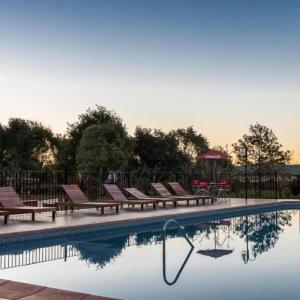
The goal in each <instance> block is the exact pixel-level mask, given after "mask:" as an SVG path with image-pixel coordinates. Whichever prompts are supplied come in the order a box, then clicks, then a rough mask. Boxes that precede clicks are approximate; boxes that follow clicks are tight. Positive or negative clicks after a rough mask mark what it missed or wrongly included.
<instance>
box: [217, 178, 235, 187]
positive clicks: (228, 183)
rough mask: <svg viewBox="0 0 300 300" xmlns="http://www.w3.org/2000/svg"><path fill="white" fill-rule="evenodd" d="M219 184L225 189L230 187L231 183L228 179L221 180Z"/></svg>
mask: <svg viewBox="0 0 300 300" xmlns="http://www.w3.org/2000/svg"><path fill="white" fill-rule="evenodd" d="M219 184H220V185H221V186H224V187H226V186H228V187H229V186H231V185H232V181H231V180H230V179H223V180H221V181H220V182H219Z"/></svg>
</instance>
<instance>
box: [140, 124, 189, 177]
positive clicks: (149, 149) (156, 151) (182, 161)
mask: <svg viewBox="0 0 300 300" xmlns="http://www.w3.org/2000/svg"><path fill="white" fill-rule="evenodd" d="M135 144H136V147H135V154H136V156H137V157H138V159H139V161H140V164H141V165H142V166H145V167H147V168H150V169H152V170H156V171H163V172H182V171H186V170H187V169H188V168H190V167H191V162H190V160H189V157H188V156H187V155H186V154H185V153H184V152H183V151H182V150H180V149H179V142H178V140H177V139H176V138H175V136H174V135H173V134H172V133H164V132H162V131H161V130H151V129H148V128H141V127H137V128H136V131H135Z"/></svg>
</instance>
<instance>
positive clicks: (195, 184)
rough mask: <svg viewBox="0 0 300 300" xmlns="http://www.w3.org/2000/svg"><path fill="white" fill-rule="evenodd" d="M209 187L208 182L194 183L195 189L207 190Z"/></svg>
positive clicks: (194, 181)
mask: <svg viewBox="0 0 300 300" xmlns="http://www.w3.org/2000/svg"><path fill="white" fill-rule="evenodd" d="M208 185H209V182H208V181H200V180H193V181H192V186H193V187H198V188H206V187H208Z"/></svg>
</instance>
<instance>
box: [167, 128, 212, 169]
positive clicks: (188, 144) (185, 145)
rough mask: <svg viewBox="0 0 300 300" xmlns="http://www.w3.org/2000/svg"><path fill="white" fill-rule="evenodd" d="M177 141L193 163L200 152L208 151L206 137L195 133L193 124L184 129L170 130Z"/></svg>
mask: <svg viewBox="0 0 300 300" xmlns="http://www.w3.org/2000/svg"><path fill="white" fill-rule="evenodd" d="M170 134H171V135H173V136H174V137H175V139H176V140H177V142H178V147H179V149H180V150H181V151H182V152H183V153H185V154H186V155H187V156H188V157H189V159H190V160H191V161H192V162H193V163H195V162H196V159H197V156H198V154H199V153H201V152H205V151H208V148H209V144H208V140H207V138H206V137H204V136H203V135H201V134H200V133H197V132H196V131H195V129H194V128H193V126H190V127H187V128H186V129H182V128H181V129H177V130H173V131H171V132H170Z"/></svg>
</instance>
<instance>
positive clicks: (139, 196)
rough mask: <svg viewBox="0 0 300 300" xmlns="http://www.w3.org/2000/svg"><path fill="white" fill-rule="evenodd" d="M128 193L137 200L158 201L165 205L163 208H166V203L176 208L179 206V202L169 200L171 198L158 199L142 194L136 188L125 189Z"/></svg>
mask: <svg viewBox="0 0 300 300" xmlns="http://www.w3.org/2000/svg"><path fill="white" fill-rule="evenodd" d="M124 190H125V191H126V192H127V193H129V194H130V195H131V196H133V197H134V198H135V199H139V200H156V201H157V202H160V203H162V204H163V207H166V203H168V202H172V203H173V205H174V207H176V206H177V201H178V200H176V199H169V198H157V197H149V196H147V195H145V194H144V193H142V192H141V191H140V190H138V189H136V188H125V189H124Z"/></svg>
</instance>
